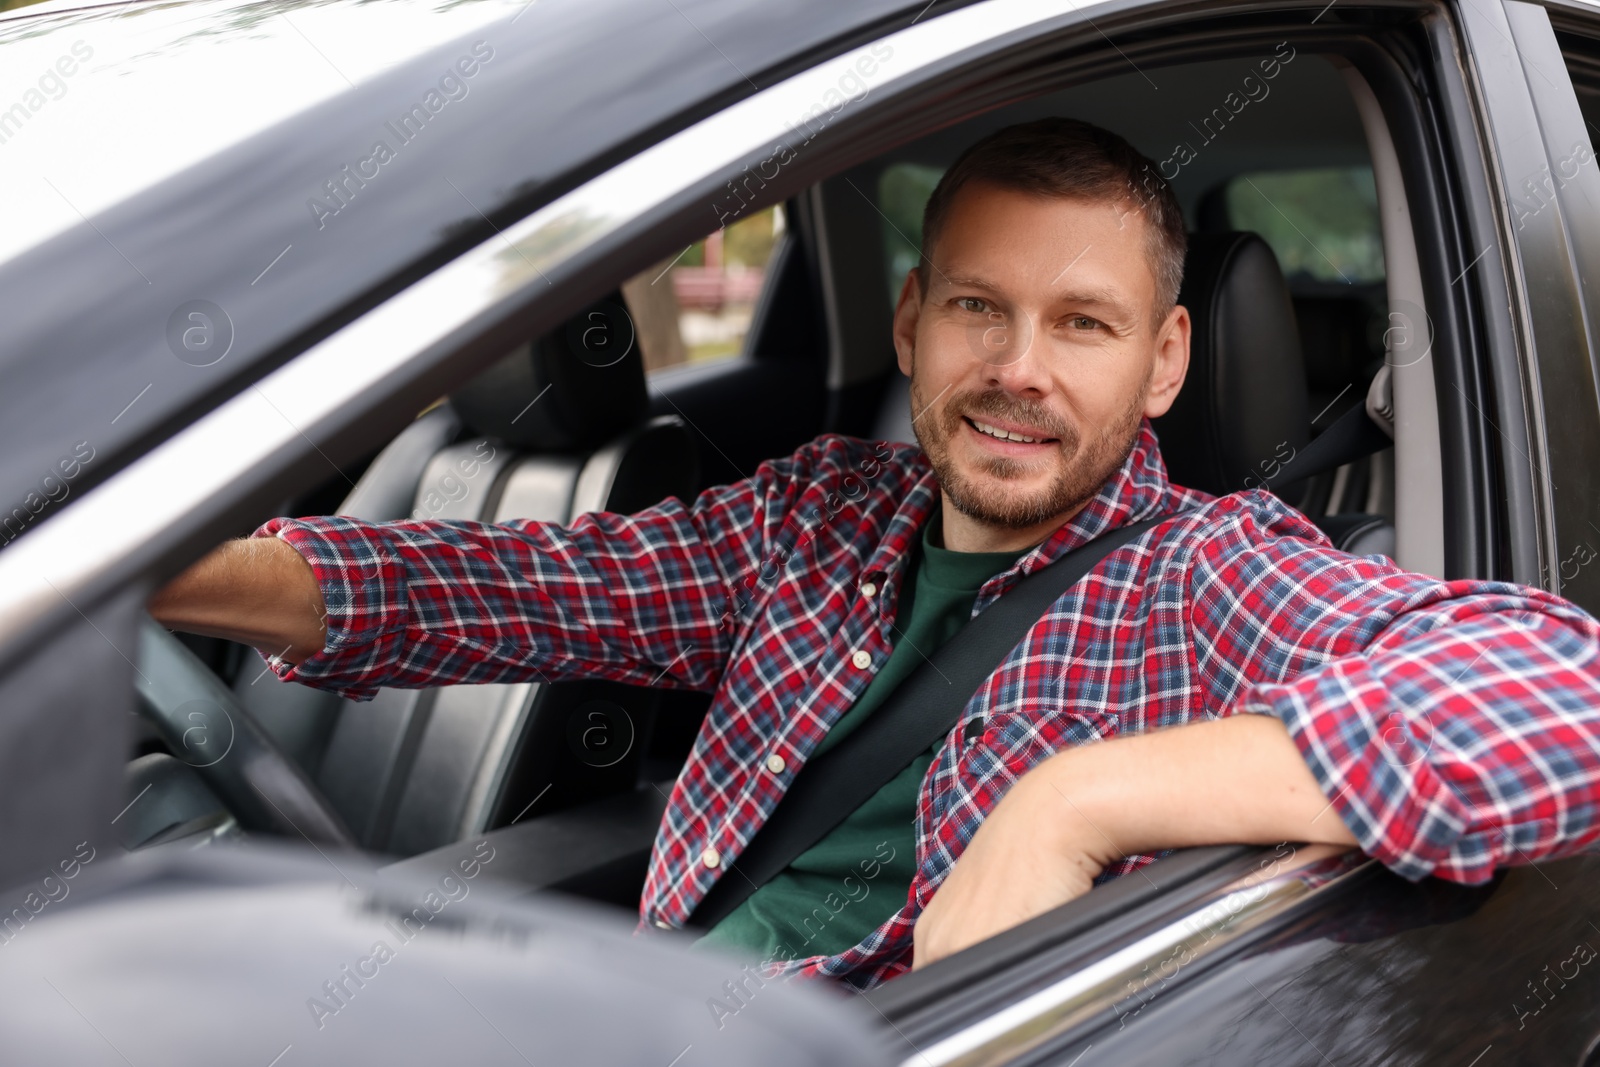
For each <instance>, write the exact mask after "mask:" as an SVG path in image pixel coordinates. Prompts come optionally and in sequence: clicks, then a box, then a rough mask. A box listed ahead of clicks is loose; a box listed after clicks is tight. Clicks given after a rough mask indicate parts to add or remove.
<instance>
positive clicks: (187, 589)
mask: <svg viewBox="0 0 1600 1067" xmlns="http://www.w3.org/2000/svg"><path fill="white" fill-rule="evenodd" d="M148 606H149V610H150V614H151V615H152V616H154V617H155V620H156V621H157V622H159V623H161V625H163V626H165V627H167V628H169V629H172V630H184V631H187V632H188V633H196V634H207V635H210V636H212V637H226V638H228V639H229V640H231V641H238V642H240V643H241V644H247V645H254V646H255V647H256V648H259V649H261V650H262V651H263V652H266V653H268V654H269V655H277V656H282V657H283V658H284V659H286V660H288V661H289V662H291V663H299V662H300V661H301V660H303V659H305V658H306V657H307V656H312V655H315V654H316V653H318V652H321V651H322V647H323V644H324V643H325V642H326V640H327V632H328V622H327V620H328V610H327V607H326V605H324V603H323V600H322V590H321V589H320V588H319V587H318V585H317V578H316V574H315V572H313V571H312V569H311V564H309V563H307V562H306V561H305V559H304V557H302V556H301V555H300V553H298V552H296V551H295V550H294V549H293V548H292V547H291V546H290V545H288V544H287V543H285V542H283V541H280V540H279V539H278V538H276V537H256V538H246V539H244V540H239V541H229V542H227V543H226V544H224V545H222V546H221V547H220V548H217V549H216V550H215V551H213V552H211V553H210V554H209V555H206V556H205V557H203V558H202V559H201V560H200V561H199V562H198V563H196V564H194V566H192V567H190V568H189V569H188V570H186V571H184V572H183V573H182V574H180V575H178V576H177V577H176V578H174V579H172V581H170V582H168V583H167V584H166V585H164V586H162V587H161V588H160V589H158V590H156V592H155V594H154V595H153V596H152V597H151V598H150V603H149V605H148Z"/></svg>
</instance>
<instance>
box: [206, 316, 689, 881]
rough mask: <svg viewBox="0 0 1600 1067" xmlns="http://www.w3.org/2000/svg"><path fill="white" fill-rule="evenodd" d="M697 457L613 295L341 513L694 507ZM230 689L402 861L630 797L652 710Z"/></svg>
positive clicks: (514, 366) (405, 442)
mask: <svg viewBox="0 0 1600 1067" xmlns="http://www.w3.org/2000/svg"><path fill="white" fill-rule="evenodd" d="M696 457H697V453H696V449H695V444H694V441H693V440H692V438H691V437H690V436H689V434H688V432H687V430H686V428H685V427H684V425H683V423H682V421H681V420H679V419H678V418H676V417H675V416H668V417H658V418H655V419H650V418H649V417H648V395H647V390H646V386H645V377H644V364H643V361H642V358H641V356H640V353H639V350H638V346H637V345H636V344H634V343H633V335H632V324H631V321H630V320H629V318H628V316H627V313H626V310H625V309H624V308H623V306H622V304H621V302H620V298H619V297H613V298H612V299H609V300H606V301H602V302H600V303H598V304H596V305H593V306H591V307H590V308H586V309H585V310H584V311H583V312H582V313H580V314H579V315H577V316H574V318H573V319H571V320H569V321H568V322H567V323H566V324H564V325H563V326H562V327H560V328H558V329H557V330H554V331H552V332H551V333H550V334H548V335H546V336H545V337H543V338H540V339H539V340H537V341H535V342H532V343H529V344H524V345H521V346H519V347H518V348H517V349H516V350H515V351H513V352H512V353H511V354H510V355H508V356H507V357H505V358H504V359H503V360H501V361H500V362H498V363H496V364H495V365H494V366H492V367H490V368H489V369H488V370H486V371H484V372H483V373H482V374H481V375H479V376H478V377H476V378H475V379H473V380H472V381H470V382H469V383H467V384H466V385H465V386H463V387H462V388H461V389H460V390H458V391H457V392H455V393H453V394H452V395H451V396H450V397H449V399H448V400H446V401H444V402H442V403H440V404H438V405H436V406H435V407H433V408H432V409H430V410H429V411H427V412H425V413H424V414H422V415H421V416H419V417H418V418H417V419H416V420H415V421H413V422H412V423H411V424H410V425H409V426H408V427H406V429H405V430H404V431H402V432H401V433H400V434H399V435H398V436H397V437H396V438H395V439H394V440H393V441H392V442H391V443H390V444H389V445H388V446H387V447H386V448H385V449H384V450H383V451H382V452H381V453H380V454H379V455H378V456H377V457H376V459H374V460H373V462H372V463H371V464H370V465H369V467H368V469H367V470H366V472H365V473H364V474H363V475H362V477H361V478H360V479H359V480H358V482H357V483H356V486H355V488H354V489H353V490H352V491H351V492H350V494H349V495H348V497H347V498H346V499H345V501H344V503H343V504H342V505H341V507H340V508H339V514H345V515H351V516H353V517H356V518H362V519H368V520H371V521H393V520H398V519H407V518H420V519H439V520H452V519H471V520H480V521H486V522H505V521H508V520H511V519H539V520H545V521H553V522H563V523H564V522H570V521H571V520H572V519H574V518H576V517H577V516H578V515H580V514H582V513H583V512H586V511H596V510H609V511H618V512H629V511H636V510H639V509H641V508H644V507H648V506H650V505H652V504H655V503H657V502H659V501H660V500H662V499H663V498H665V497H667V496H669V495H676V496H678V497H680V498H681V499H683V500H686V501H687V500H690V499H692V498H693V494H694V493H695V491H696V489H697V486H698V479H699V472H698V460H697V458H696ZM257 669H259V668H257ZM234 688H235V691H236V692H237V693H238V694H239V696H240V698H241V699H242V700H243V701H244V702H245V704H246V706H247V707H248V708H249V709H250V710H251V711H252V712H253V713H254V714H255V715H256V717H257V718H258V719H259V720H260V722H261V724H262V725H263V727H264V728H266V729H267V730H268V731H269V732H270V733H272V734H273V736H274V738H275V739H276V740H277V741H278V743H279V744H280V745H281V746H282V747H283V748H284V749H285V750H286V751H287V752H288V754H289V755H290V756H291V757H292V758H294V759H295V760H296V762H297V763H299V764H300V766H301V767H302V768H303V769H305V770H306V772H307V773H308V774H309V775H311V776H312V778H313V780H314V781H315V782H316V783H317V785H318V787H319V788H320V789H321V790H322V792H323V793H324V794H325V795H326V796H327V798H328V800H329V801H330V803H331V804H332V806H333V807H334V809H335V810H336V811H337V812H338V813H339V815H340V816H341V817H342V818H343V819H344V820H345V823H346V824H347V825H348V826H349V827H350V829H351V831H352V833H353V834H354V836H355V837H356V838H357V840H358V841H359V842H360V843H361V844H362V846H363V847H365V848H368V849H371V850H374V851H381V852H388V853H391V854H395V855H402V856H403V855H412V854H415V853H417V852H421V851H424V850H427V849H430V848H434V847H437V846H439V845H443V844H447V843H449V842H452V841H456V840H459V839H461V838H462V837H465V836H468V835H471V834H474V833H477V832H481V831H482V830H484V829H486V828H489V827H491V826H494V825H499V824H500V823H501V822H505V821H510V820H511V819H513V818H515V817H516V815H517V810H516V809H520V808H523V807H525V806H526V805H528V804H529V802H530V801H531V800H534V799H537V800H539V803H540V807H539V809H538V813H543V812H546V811H550V810H555V809H556V808H559V807H561V806H563V805H564V804H567V803H572V802H576V801H579V800H584V799H588V798H590V797H593V796H596V795H606V794H607V793H610V792H614V791H619V790H624V789H629V788H632V787H633V786H634V785H635V778H636V768H637V761H638V756H639V748H640V742H641V741H642V739H643V737H642V735H647V734H648V730H649V726H650V722H651V719H652V716H653V714H654V694H652V693H651V692H650V691H648V690H644V689H640V688H637V687H630V686H622V685H618V684H616V683H609V682H567V683H557V684H544V683H541V682H536V681H535V682H522V683H514V684H490V685H459V686H448V687H442V688H438V689H432V690H403V689H384V690H381V691H380V692H379V694H378V696H377V697H375V698H374V699H373V700H372V701H370V702H366V703H355V702H351V701H347V700H344V699H342V698H340V697H337V696H334V695H332V694H329V693H325V692H322V691H320V690H316V689H312V688H310V687H307V686H302V685H298V684H295V683H285V682H281V681H279V680H278V678H277V677H276V676H275V675H273V674H272V673H271V672H270V671H266V672H264V673H257V670H247V671H245V672H243V673H242V674H241V676H240V677H239V678H238V680H237V681H236V682H235V685H234ZM596 708H598V709H600V710H599V711H596V710H594V709H596ZM574 715H587V716H590V717H593V716H594V715H600V716H601V719H600V720H597V721H603V722H605V723H607V724H609V725H610V726H611V727H614V728H616V729H617V730H618V731H619V732H621V731H626V732H627V733H628V737H627V738H626V742H627V743H626V745H624V744H622V743H621V741H619V743H618V744H617V746H616V748H617V751H618V752H619V753H620V754H619V755H618V756H617V757H616V759H615V761H612V760H611V758H610V756H605V757H604V758H586V759H585V758H579V757H580V756H586V755H588V754H586V753H584V752H582V751H578V750H575V749H574V748H573V746H572V745H571V744H569V743H568V734H569V731H568V729H567V727H568V725H569V720H570V719H571V718H572V717H573V716H574ZM508 809H510V810H509V814H508Z"/></svg>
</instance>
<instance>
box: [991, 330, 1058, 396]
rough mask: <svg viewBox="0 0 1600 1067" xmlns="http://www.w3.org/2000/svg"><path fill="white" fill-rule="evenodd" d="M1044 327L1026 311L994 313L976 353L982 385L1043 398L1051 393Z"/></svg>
mask: <svg viewBox="0 0 1600 1067" xmlns="http://www.w3.org/2000/svg"><path fill="white" fill-rule="evenodd" d="M1044 330H1045V325H1044V323H1043V322H1042V321H1040V319H1039V318H1038V316H1036V315H1032V314H1029V313H1028V312H1025V311H1011V312H1008V313H1004V314H1002V313H1000V312H995V313H993V314H992V315H991V316H990V322H989V325H988V327H987V328H986V329H985V331H984V337H983V340H982V344H981V345H980V346H979V349H978V350H979V352H980V353H981V357H982V360H983V374H984V379H985V382H986V383H988V384H990V385H994V386H998V387H999V388H1001V389H1004V390H1005V391H1006V392H1008V393H1018V394H1029V395H1035V396H1042V395H1044V394H1045V393H1048V392H1049V391H1050V375H1049V368H1048V366H1047V365H1046V360H1045V349H1046V347H1047V346H1046V345H1045V344H1044V343H1043V340H1042V338H1043V336H1044V332H1043V331H1044Z"/></svg>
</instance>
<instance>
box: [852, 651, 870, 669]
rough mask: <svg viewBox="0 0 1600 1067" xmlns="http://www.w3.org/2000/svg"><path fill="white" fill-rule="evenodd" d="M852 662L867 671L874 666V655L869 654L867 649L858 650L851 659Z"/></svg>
mask: <svg viewBox="0 0 1600 1067" xmlns="http://www.w3.org/2000/svg"><path fill="white" fill-rule="evenodd" d="M850 662H851V663H854V664H855V665H856V666H857V667H860V668H861V669H862V670H866V669H867V668H868V667H870V666H872V655H871V653H869V652H867V650H866V649H862V648H858V649H856V651H855V653H854V654H853V655H852V656H851V657H850Z"/></svg>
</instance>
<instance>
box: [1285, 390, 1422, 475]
mask: <svg viewBox="0 0 1600 1067" xmlns="http://www.w3.org/2000/svg"><path fill="white" fill-rule="evenodd" d="M1392 444H1394V438H1392V437H1390V436H1389V434H1388V432H1387V431H1385V430H1384V428H1383V427H1381V426H1379V425H1378V424H1377V423H1376V422H1374V421H1372V416H1371V415H1368V414H1367V407H1366V405H1365V404H1357V405H1356V406H1355V407H1353V408H1351V409H1350V410H1349V411H1347V412H1345V413H1344V414H1343V415H1340V416H1339V417H1338V418H1337V419H1335V420H1333V423H1332V424H1331V425H1330V426H1329V427H1328V428H1327V429H1326V430H1323V431H1322V432H1321V433H1319V434H1317V436H1315V437H1313V438H1312V439H1311V443H1310V444H1308V445H1306V446H1305V447H1304V448H1302V449H1300V450H1299V451H1298V452H1296V453H1295V454H1294V455H1293V456H1291V457H1289V461H1288V462H1287V463H1284V464H1283V465H1282V466H1280V467H1279V468H1278V471H1277V473H1276V474H1274V475H1273V476H1272V477H1270V478H1264V479H1262V482H1261V487H1262V488H1264V489H1280V488H1282V487H1283V486H1284V485H1286V484H1288V483H1290V482H1298V481H1300V480H1301V479H1302V478H1309V477H1311V476H1312V475H1314V474H1322V473H1324V472H1325V471H1331V470H1333V469H1335V468H1337V467H1342V466H1344V465H1345V464H1346V463H1354V462H1355V461H1356V460H1358V459H1362V458H1364V457H1366V456H1370V455H1372V454H1373V453H1374V452H1382V451H1383V450H1384V449H1386V448H1388V447H1389V446H1390V445H1392Z"/></svg>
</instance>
